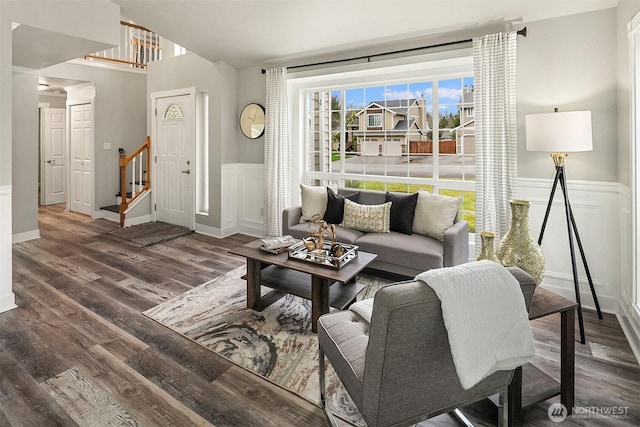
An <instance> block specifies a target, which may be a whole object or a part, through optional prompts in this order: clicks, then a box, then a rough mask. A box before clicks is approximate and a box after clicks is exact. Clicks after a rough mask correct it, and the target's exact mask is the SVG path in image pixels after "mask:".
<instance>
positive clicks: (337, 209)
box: [322, 187, 360, 224]
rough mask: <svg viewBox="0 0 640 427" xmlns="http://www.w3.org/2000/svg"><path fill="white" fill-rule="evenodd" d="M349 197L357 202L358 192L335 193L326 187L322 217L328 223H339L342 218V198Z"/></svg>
mask: <svg viewBox="0 0 640 427" xmlns="http://www.w3.org/2000/svg"><path fill="white" fill-rule="evenodd" d="M345 199H349V200H351V201H352V202H356V203H358V201H359V200H360V192H359V191H358V192H356V193H352V194H348V195H346V196H343V195H342V194H336V193H335V192H334V191H333V190H332V189H331V188H329V187H327V210H326V211H325V212H324V217H323V218H322V219H324V220H325V221H326V222H327V223H328V224H340V223H341V222H342V218H344V200H345Z"/></svg>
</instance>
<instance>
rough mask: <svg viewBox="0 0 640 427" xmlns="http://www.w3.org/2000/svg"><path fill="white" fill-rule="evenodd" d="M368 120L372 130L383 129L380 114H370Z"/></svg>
mask: <svg viewBox="0 0 640 427" xmlns="http://www.w3.org/2000/svg"><path fill="white" fill-rule="evenodd" d="M367 118H368V119H369V126H368V127H370V128H379V127H382V114H380V113H376V114H369V115H367Z"/></svg>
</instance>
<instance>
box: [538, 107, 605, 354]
mask: <svg viewBox="0 0 640 427" xmlns="http://www.w3.org/2000/svg"><path fill="white" fill-rule="evenodd" d="M525 128H526V138H527V150H528V151H548V152H551V153H552V154H551V157H552V158H553V164H554V165H555V167H556V175H555V178H554V180H553V187H552V188H551V195H550V196H549V203H548V204H547V211H546V212H545V214H544V221H543V222H542V228H541V230H540V237H539V238H538V244H539V245H541V244H542V237H543V236H544V229H545V227H546V226H547V220H548V219H549V212H550V211H551V205H552V203H553V197H554V195H555V192H556V188H557V186H558V183H559V184H560V188H561V189H562V194H563V196H564V210H565V216H566V219H567V233H568V236H569V250H570V251H571V267H572V270H573V285H574V287H575V291H576V302H577V303H578V322H579V323H580V342H581V343H582V344H585V342H586V339H585V335H584V324H583V320H582V304H581V302H580V286H579V284H578V270H577V268H576V254H575V249H574V245H573V240H574V236H575V240H576V243H577V244H578V248H579V250H580V256H581V258H582V264H583V265H584V270H585V273H586V274H587V279H588V281H589V287H590V288H591V295H592V296H593V302H594V303H595V306H596V310H597V312H598V317H599V318H600V319H602V312H601V311H600V304H599V303H598V297H597V296H596V290H595V288H594V286H593V280H592V279H591V272H590V271H589V266H588V265H587V258H586V256H585V254H584V249H583V247H582V242H581V241H580V234H579V233H578V227H577V226H576V220H575V219H574V217H573V211H572V210H571V203H570V202H569V193H568V190H567V178H566V174H565V167H564V164H565V158H566V157H567V153H568V152H576V151H591V150H593V140H592V138H591V111H569V112H558V109H557V108H556V109H555V112H553V113H545V114H529V115H527V116H526V117H525Z"/></svg>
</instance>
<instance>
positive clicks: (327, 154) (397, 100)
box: [302, 71, 475, 232]
mask: <svg viewBox="0 0 640 427" xmlns="http://www.w3.org/2000/svg"><path fill="white" fill-rule="evenodd" d="M473 83H474V82H473V77H472V73H471V72H470V71H469V72H467V73H466V74H459V75H456V76H455V77H451V76H447V77H445V78H443V77H441V76H440V77H439V78H428V77H425V78H423V79H420V80H407V81H406V82H393V83H391V82H389V83H385V82H380V83H376V84H373V85H364V84H363V85H362V86H353V85H344V86H341V85H339V84H337V85H335V86H333V87H322V88H321V89H320V88H318V89H314V88H308V89H306V90H304V92H303V94H302V96H303V99H304V104H305V107H304V115H305V117H304V122H305V132H304V138H305V142H304V145H305V147H306V150H305V156H306V159H307V163H306V171H305V178H306V180H307V182H310V183H315V184H327V183H333V184H337V185H338V186H344V187H353V188H366V189H375V190H382V191H384V190H386V191H397V192H410V193H412V192H415V191H417V190H421V189H423V190H427V191H430V192H435V193H440V194H444V195H450V196H456V197H461V198H462V202H461V205H460V217H461V218H463V219H464V220H466V221H468V222H469V226H470V231H471V232H474V231H475V131H474V126H475V123H474V118H473V105H474V103H473V88H474V86H473Z"/></svg>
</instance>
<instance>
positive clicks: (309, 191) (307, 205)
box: [299, 184, 327, 223]
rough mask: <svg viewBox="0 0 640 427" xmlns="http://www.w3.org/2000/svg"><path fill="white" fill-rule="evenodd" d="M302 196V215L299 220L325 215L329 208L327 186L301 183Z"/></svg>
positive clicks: (308, 219) (304, 220)
mask: <svg viewBox="0 0 640 427" xmlns="http://www.w3.org/2000/svg"><path fill="white" fill-rule="evenodd" d="M300 197H301V199H302V216H300V221H299V222H301V223H302V222H306V221H310V220H311V219H312V218H313V217H314V216H316V215H319V218H322V217H323V216H324V212H325V210H326V209H327V187H314V186H311V185H304V184H300Z"/></svg>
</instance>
